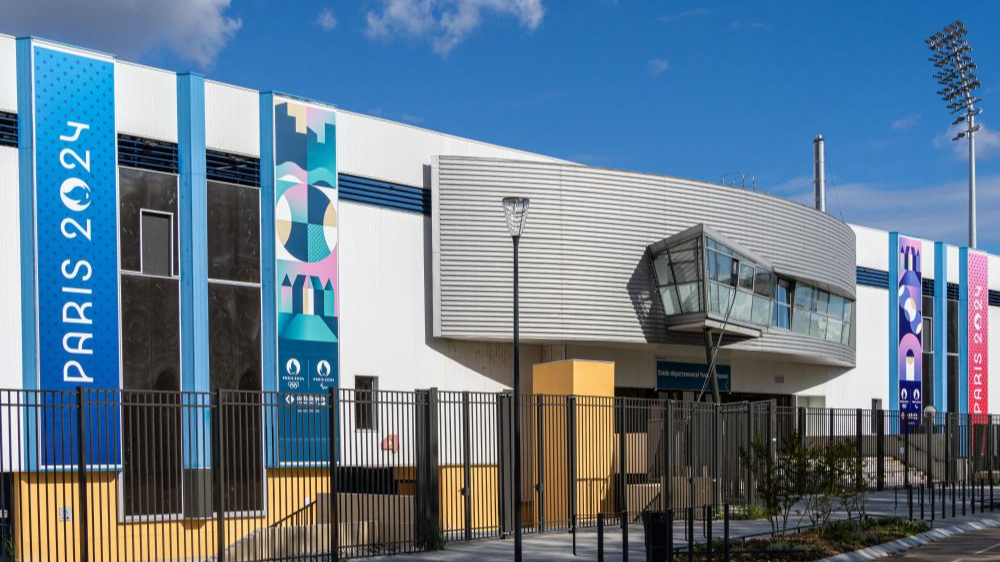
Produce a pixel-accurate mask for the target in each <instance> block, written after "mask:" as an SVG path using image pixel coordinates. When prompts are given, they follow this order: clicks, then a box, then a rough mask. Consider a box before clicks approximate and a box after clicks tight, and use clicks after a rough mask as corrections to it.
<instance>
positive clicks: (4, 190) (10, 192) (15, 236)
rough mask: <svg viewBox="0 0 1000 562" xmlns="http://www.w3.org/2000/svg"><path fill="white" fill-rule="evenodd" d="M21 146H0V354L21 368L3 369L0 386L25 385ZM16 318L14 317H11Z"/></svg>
mask: <svg viewBox="0 0 1000 562" xmlns="http://www.w3.org/2000/svg"><path fill="white" fill-rule="evenodd" d="M17 156H18V154H17V150H16V149H13V148H6V147H4V148H0V260H2V261H3V264H4V266H3V268H2V269H0V294H2V295H3V298H2V299H0V318H6V319H8V321H7V322H3V323H0V357H4V358H6V361H7V364H8V365H10V364H16V365H18V367H17V368H9V367H8V368H6V369H0V388H21V387H22V385H23V381H22V380H21V369H20V359H19V358H20V357H21V322H20V321H19V320H16V319H17V318H20V317H21V238H20V227H21V222H20V218H19V217H20V208H21V207H20V204H19V203H18V201H19V197H20V192H19V190H18V165H17V164H18V162H17ZM11 319H14V320H11Z"/></svg>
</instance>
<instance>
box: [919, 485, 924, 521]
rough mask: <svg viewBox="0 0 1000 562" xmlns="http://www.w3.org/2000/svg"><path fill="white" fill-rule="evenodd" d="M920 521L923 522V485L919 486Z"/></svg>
mask: <svg viewBox="0 0 1000 562" xmlns="http://www.w3.org/2000/svg"><path fill="white" fill-rule="evenodd" d="M920 520H921V521H923V520H924V485H923V484H921V485H920Z"/></svg>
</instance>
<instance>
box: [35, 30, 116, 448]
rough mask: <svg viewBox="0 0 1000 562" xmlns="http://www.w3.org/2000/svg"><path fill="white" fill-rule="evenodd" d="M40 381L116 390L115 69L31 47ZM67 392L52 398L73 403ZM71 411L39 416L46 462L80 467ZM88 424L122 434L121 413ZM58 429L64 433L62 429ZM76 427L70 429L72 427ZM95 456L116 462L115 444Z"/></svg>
mask: <svg viewBox="0 0 1000 562" xmlns="http://www.w3.org/2000/svg"><path fill="white" fill-rule="evenodd" d="M31 48H32V51H31V54H32V82H31V87H32V88H33V91H32V98H31V99H32V102H33V111H34V131H33V135H34V143H33V145H34V149H35V152H34V164H35V169H34V172H35V184H34V193H35V236H36V255H35V259H36V268H37V271H36V274H37V277H36V283H37V285H36V290H37V306H38V388H40V389H41V390H47V391H72V390H75V389H76V388H78V387H83V388H118V387H119V386H120V380H119V378H120V377H119V354H118V227H117V219H116V217H117V206H118V202H117V199H118V197H117V185H118V184H117V171H116V168H117V164H116V148H117V139H116V133H115V70H114V62H113V60H111V59H110V58H104V57H95V56H90V55H84V54H82V53H78V52H74V51H69V50H64V49H61V48H55V47H53V48H49V47H43V46H40V45H32V46H31ZM71 399H72V398H71V397H70V398H66V395H62V396H55V395H46V400H51V401H53V402H60V403H62V402H66V401H68V400H71ZM69 418H70V416H69V415H67V416H66V417H65V418H63V417H62V416H50V417H44V418H43V419H42V420H41V422H40V427H39V428H38V429H39V433H40V436H41V439H40V442H41V450H40V455H39V459H40V462H41V464H42V465H43V466H48V467H53V466H55V467H59V466H69V465H73V464H76V462H77V453H76V451H75V450H74V443H69V445H67V443H68V442H67V441H66V440H58V441H53V440H52V439H49V438H48V436H50V435H55V434H58V433H59V432H63V431H67V430H71V431H75V429H73V427H74V426H75V420H73V419H69ZM88 419H89V420H91V421H90V422H89V424H88V425H89V426H90V427H89V429H88V431H90V432H92V434H94V435H112V436H116V435H118V422H119V419H118V414H117V410H114V409H108V411H100V412H98V411H96V409H95V411H90V412H88ZM57 429H58V431H57ZM71 434H72V433H71ZM113 441H114V439H112V442H110V443H104V444H103V445H104V446H101V447H95V448H89V449H88V462H90V463H94V464H99V465H117V464H119V457H120V453H119V447H118V444H117V443H116V442H113Z"/></svg>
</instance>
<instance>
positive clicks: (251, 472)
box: [208, 283, 264, 513]
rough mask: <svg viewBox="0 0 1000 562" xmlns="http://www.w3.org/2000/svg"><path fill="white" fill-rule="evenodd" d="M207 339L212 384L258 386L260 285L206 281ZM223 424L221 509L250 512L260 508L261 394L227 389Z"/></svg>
mask: <svg viewBox="0 0 1000 562" xmlns="http://www.w3.org/2000/svg"><path fill="white" fill-rule="evenodd" d="M208 306H209V311H208V312H209V339H210V369H211V377H210V378H211V383H210V384H211V386H212V388H213V389H214V388H220V389H223V390H240V391H259V390H261V373H260V341H261V340H260V289H258V288H257V287H237V286H232V285H224V284H221V283H209V285H208ZM224 396H228V397H229V400H228V402H227V405H226V408H225V410H224V414H223V415H224V416H226V417H225V418H224V419H228V420H230V423H224V424H223V426H222V432H223V443H224V444H225V446H226V448H227V450H226V453H225V454H226V458H228V459H234V460H233V462H232V463H227V465H226V466H227V468H229V469H230V470H227V471H226V472H227V473H226V478H225V482H226V487H225V490H224V494H225V500H224V501H225V506H226V507H225V509H226V511H227V512H237V513H240V512H252V511H259V510H261V509H263V507H264V502H263V498H264V496H263V493H264V485H263V474H264V473H263V470H264V467H263V464H262V463H263V451H262V445H261V439H262V433H263V426H262V423H263V420H262V418H261V413H260V407H259V406H258V403H259V401H260V395H258V394H254V393H250V392H237V393H228V394H226V395H224Z"/></svg>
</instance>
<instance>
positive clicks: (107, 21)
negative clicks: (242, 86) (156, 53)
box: [0, 0, 243, 67]
mask: <svg viewBox="0 0 1000 562" xmlns="http://www.w3.org/2000/svg"><path fill="white" fill-rule="evenodd" d="M229 7H230V0H162V1H137V0H87V1H72V0H70V1H67V0H30V1H26V0H0V13H3V24H2V25H3V28H4V29H3V30H4V31H5V32H7V33H14V34H18V35H35V36H39V37H45V38H49V39H54V40H58V41H63V42H66V43H72V44H76V45H80V46H83V47H90V48H94V49H99V50H102V51H108V52H111V53H114V54H116V55H118V56H121V57H122V58H131V59H136V58H139V57H141V56H142V55H144V54H146V53H148V52H150V51H153V50H157V49H163V48H166V49H169V50H170V51H172V52H173V53H174V54H176V55H177V56H179V57H181V58H184V59H187V60H191V61H194V62H195V63H197V64H198V65H200V66H202V67H206V66H210V65H211V64H212V63H213V62H214V61H215V58H216V57H217V56H218V54H219V52H220V51H222V49H224V48H225V46H226V44H227V43H228V42H229V40H230V39H232V38H233V36H234V35H235V34H236V32H237V31H239V29H240V27H242V25H243V22H242V20H240V19H239V18H234V17H229V16H228V15H227V11H228V10H229Z"/></svg>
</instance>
